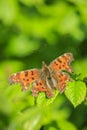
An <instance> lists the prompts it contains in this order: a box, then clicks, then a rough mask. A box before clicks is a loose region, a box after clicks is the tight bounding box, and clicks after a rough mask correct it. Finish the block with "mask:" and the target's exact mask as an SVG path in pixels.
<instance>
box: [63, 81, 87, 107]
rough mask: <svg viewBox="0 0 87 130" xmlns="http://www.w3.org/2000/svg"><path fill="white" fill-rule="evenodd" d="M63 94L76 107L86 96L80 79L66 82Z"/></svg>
mask: <svg viewBox="0 0 87 130" xmlns="http://www.w3.org/2000/svg"><path fill="white" fill-rule="evenodd" d="M65 95H66V97H67V98H68V99H69V100H70V101H71V103H72V104H73V105H74V107H76V106H78V105H79V104H81V103H82V101H84V99H85V97H86V86H85V84H84V83H83V82H81V81H73V82H68V84H67V87H66V90H65Z"/></svg>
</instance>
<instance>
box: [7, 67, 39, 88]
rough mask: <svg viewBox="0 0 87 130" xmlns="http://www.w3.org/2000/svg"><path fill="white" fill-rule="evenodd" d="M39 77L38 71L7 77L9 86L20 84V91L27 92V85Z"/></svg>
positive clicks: (33, 70) (26, 71)
mask: <svg viewBox="0 0 87 130" xmlns="http://www.w3.org/2000/svg"><path fill="white" fill-rule="evenodd" d="M39 77H40V70H39V69H31V70H25V71H21V72H18V73H15V74H12V75H11V76H10V77H9V82H10V84H14V83H20V84H21V85H22V89H23V90H27V89H28V87H29V85H30V84H31V83H32V82H34V81H35V80H37V79H38V78H39Z"/></svg>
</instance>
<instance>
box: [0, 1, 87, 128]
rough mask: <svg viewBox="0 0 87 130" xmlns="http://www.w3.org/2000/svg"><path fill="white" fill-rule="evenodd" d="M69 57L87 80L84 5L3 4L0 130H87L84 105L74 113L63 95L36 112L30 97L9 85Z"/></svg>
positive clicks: (86, 14)
mask: <svg viewBox="0 0 87 130" xmlns="http://www.w3.org/2000/svg"><path fill="white" fill-rule="evenodd" d="M66 52H71V53H73V55H74V58H75V61H74V62H73V64H72V66H73V68H74V71H75V73H77V74H79V73H81V76H82V78H83V77H85V76H87V1H86V0H0V130H87V102H86V101H85V102H83V103H82V104H81V105H79V106H78V107H77V108H75V109H74V107H73V106H72V104H71V103H70V102H69V101H68V99H67V98H66V97H65V96H64V95H63V94H62V95H58V96H57V97H56V99H55V100H54V102H52V103H51V104H50V105H47V106H45V107H44V106H43V105H41V106H40V107H37V106H36V105H35V99H34V97H32V94H31V92H30V91H28V92H22V91H21V87H20V85H13V86H12V87H11V86H10V85H9V83H8V76H9V75H10V74H12V73H15V72H18V71H21V70H26V69H31V68H41V65H42V61H43V60H44V61H45V62H46V63H47V64H49V63H50V62H51V61H52V60H54V59H55V58H56V57H58V56H59V55H61V54H63V53H66Z"/></svg>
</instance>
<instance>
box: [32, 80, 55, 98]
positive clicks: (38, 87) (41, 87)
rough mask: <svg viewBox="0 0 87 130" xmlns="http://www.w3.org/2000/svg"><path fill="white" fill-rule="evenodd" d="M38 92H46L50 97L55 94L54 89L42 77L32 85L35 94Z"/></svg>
mask: <svg viewBox="0 0 87 130" xmlns="http://www.w3.org/2000/svg"><path fill="white" fill-rule="evenodd" d="M38 92H45V93H46V96H47V97H48V98H50V97H53V96H54V93H53V90H52V89H51V88H47V87H46V84H45V83H44V82H43V80H41V79H38V80H36V81H35V82H33V85H32V94H33V96H37V94H38Z"/></svg>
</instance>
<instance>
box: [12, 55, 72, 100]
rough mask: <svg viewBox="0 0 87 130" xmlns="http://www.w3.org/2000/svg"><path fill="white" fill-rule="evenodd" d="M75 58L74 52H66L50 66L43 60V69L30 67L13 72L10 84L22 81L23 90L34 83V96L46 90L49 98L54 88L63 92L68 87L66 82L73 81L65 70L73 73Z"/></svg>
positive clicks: (52, 94)
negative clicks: (72, 63)
mask: <svg viewBox="0 0 87 130" xmlns="http://www.w3.org/2000/svg"><path fill="white" fill-rule="evenodd" d="M73 60H74V58H73V55H72V53H65V54H63V55H61V56H59V57H58V58H56V59H55V60H54V61H52V62H51V63H50V65H49V66H47V65H46V64H45V62H42V69H30V70H25V71H21V72H18V73H15V74H12V75H11V76H10V77H9V81H10V84H13V83H20V84H21V86H22V89H23V90H28V87H29V86H30V84H32V94H33V96H37V94H38V93H39V92H45V93H46V96H47V97H48V98H50V97H53V96H54V93H53V90H54V89H58V90H59V92H60V93H62V92H63V91H64V90H65V88H66V82H67V81H71V78H70V76H69V75H68V73H66V72H64V71H63V70H65V71H67V72H70V73H72V72H73V70H72V68H71V66H70V63H71V62H72V61H73Z"/></svg>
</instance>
